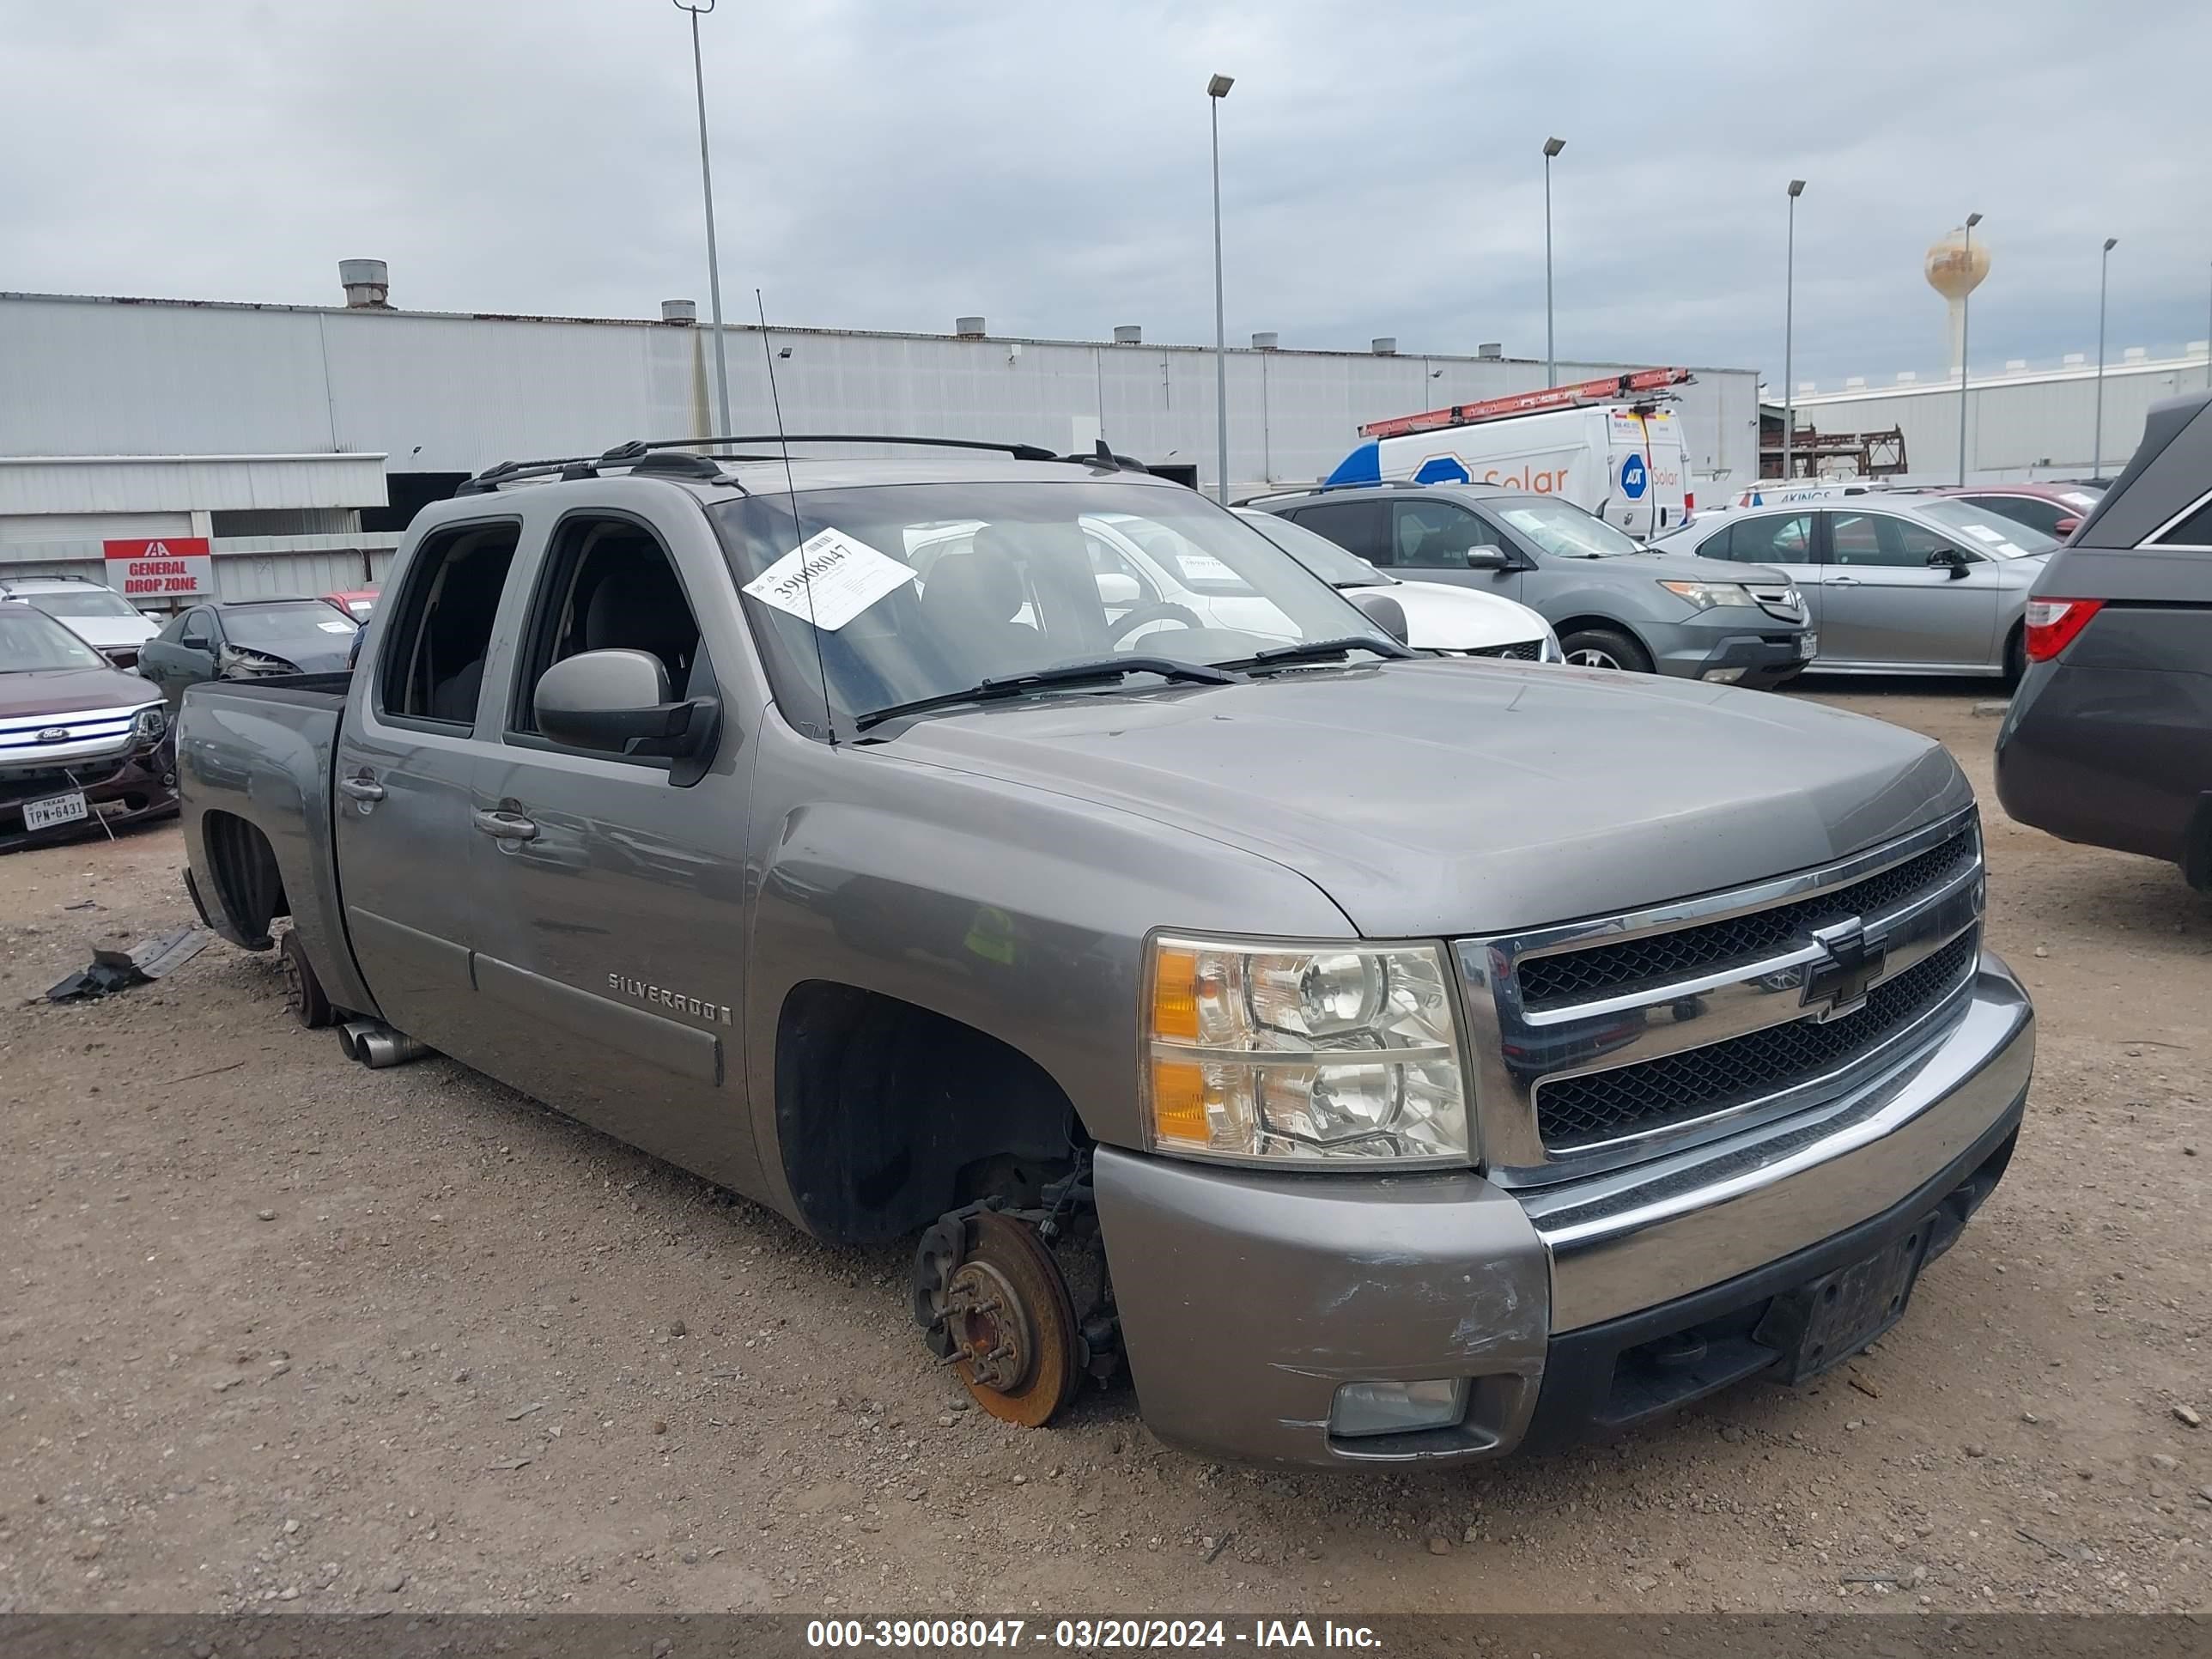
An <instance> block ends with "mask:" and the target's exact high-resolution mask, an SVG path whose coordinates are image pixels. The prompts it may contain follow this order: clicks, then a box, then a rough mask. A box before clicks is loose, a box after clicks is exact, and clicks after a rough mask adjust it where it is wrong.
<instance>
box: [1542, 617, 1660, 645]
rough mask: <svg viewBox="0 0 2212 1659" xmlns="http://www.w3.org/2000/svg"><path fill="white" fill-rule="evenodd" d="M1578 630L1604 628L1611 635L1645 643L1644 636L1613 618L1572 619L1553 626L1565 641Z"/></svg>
mask: <svg viewBox="0 0 2212 1659" xmlns="http://www.w3.org/2000/svg"><path fill="white" fill-rule="evenodd" d="M1577 628H1602V629H1606V630H1607V631H1608V632H1610V633H1614V634H1626V635H1628V637H1629V638H1630V639H1632V640H1634V641H1636V642H1637V644H1638V645H1642V644H1643V643H1644V636H1643V635H1640V634H1638V632H1637V631H1636V630H1635V629H1632V628H1631V627H1630V626H1629V625H1628V624H1627V623H1625V622H1615V621H1614V620H1613V618H1612V617H1568V618H1567V619H1566V621H1565V622H1563V623H1553V624H1552V631H1553V633H1554V634H1557V635H1559V637H1560V638H1561V639H1563V640H1564V639H1565V638H1566V637H1567V635H1570V634H1571V633H1573V632H1574V631H1575V629H1577Z"/></svg>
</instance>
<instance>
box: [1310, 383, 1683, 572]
mask: <svg viewBox="0 0 2212 1659" xmlns="http://www.w3.org/2000/svg"><path fill="white" fill-rule="evenodd" d="M1661 376H1668V377H1670V378H1669V379H1668V380H1663V381H1662V380H1660V379H1659V377H1661ZM1673 377H1679V378H1673ZM1687 379H1688V375H1687V374H1686V373H1684V372H1683V371H1681V370H1674V369H1661V370H1653V371H1649V372H1648V373H1647V374H1640V375H1624V376H1621V377H1619V378H1618V379H1613V380H1592V381H1586V382H1584V383H1583V384H1582V385H1580V386H1559V387H1555V388H1553V389H1552V390H1550V391H1547V392H1528V393H1524V394H1522V395H1520V396H1516V397H1511V398H1495V399H1493V400H1492V401H1491V402H1490V403H1487V404H1461V405H1457V406H1455V407H1454V408H1451V409H1443V410H1433V411H1431V413H1429V414H1426V415H1409V416H1402V417H1400V418H1398V419H1395V420H1389V421H1377V422H1373V423H1371V424H1370V425H1368V426H1364V427H1362V428H1360V430H1361V432H1362V434H1363V435H1365V437H1366V440H1367V441H1365V442H1364V443H1363V444H1361V445H1360V446H1359V447H1358V448H1357V449H1355V450H1353V451H1352V453H1351V454H1349V455H1347V456H1346V457H1345V458H1344V459H1343V461H1341V462H1340V464H1339V465H1338V466H1337V468H1336V471H1334V472H1332V473H1330V474H1329V476H1328V479H1327V481H1326V482H1327V483H1328V485H1330V486H1333V487H1334V486H1342V485H1346V484H1360V483H1383V482H1385V481H1386V480H1393V479H1400V478H1406V479H1411V480H1412V481H1413V482H1414V483H1479V484H1480V483H1489V484H1497V485H1498V486H1499V487H1500V488H1502V489H1520V490H1528V491H1531V492H1533V493H1534V494H1536V495H1558V496H1561V497H1563V498H1564V499H1565V500H1567V501H1571V502H1573V503H1574V504H1575V505H1576V506H1577V507H1582V508H1583V509H1584V510H1585V511H1587V512H1590V513H1596V514H1597V515H1598V516H1599V517H1600V518H1601V519H1603V520H1605V521H1606V522H1607V523H1608V524H1611V525H1613V526H1617V527H1618V528H1620V529H1621V530H1625V531H1626V532H1628V533H1629V534H1630V535H1632V536H1638V537H1642V538H1646V539H1649V538H1653V537H1656V536H1663V535H1665V534H1667V533H1668V532H1669V531H1673V530H1678V529H1680V527H1681V526H1682V523H1683V521H1684V520H1685V519H1686V517H1687V516H1688V514H1689V512H1690V510H1691V508H1692V506H1693V504H1694V503H1693V501H1692V496H1691V495H1690V494H1689V491H1688V488H1687V485H1688V478H1689V468H1688V466H1687V465H1686V459H1685V457H1684V455H1683V453H1682V438H1681V426H1680V422H1678V421H1677V420H1676V419H1675V417H1674V412H1673V411H1672V410H1668V409H1666V408H1664V407H1662V406H1660V405H1658V404H1655V403H1653V402H1650V401H1649V400H1646V399H1643V398H1635V396H1634V394H1635V393H1636V392H1640V391H1644V390H1646V389H1647V388H1646V387H1645V386H1643V385H1642V384H1639V383H1640V382H1644V381H1647V380H1648V381H1654V382H1656V383H1658V384H1675V385H1679V384H1680V383H1681V382H1682V381H1683V380H1687ZM1624 394H1626V395H1624Z"/></svg>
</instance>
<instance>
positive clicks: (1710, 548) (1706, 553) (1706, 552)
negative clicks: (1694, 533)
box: [1690, 524, 1759, 564]
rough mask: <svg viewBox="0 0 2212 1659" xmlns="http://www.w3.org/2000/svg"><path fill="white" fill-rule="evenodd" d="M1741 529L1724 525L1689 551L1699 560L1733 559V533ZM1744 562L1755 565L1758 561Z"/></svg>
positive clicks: (1736, 526) (1749, 560) (1748, 560)
mask: <svg viewBox="0 0 2212 1659" xmlns="http://www.w3.org/2000/svg"><path fill="white" fill-rule="evenodd" d="M1740 528H1741V526H1738V525H1733V524H1724V525H1723V526H1721V527H1720V528H1719V529H1718V530H1717V531H1715V532H1713V533H1712V534H1711V535H1710V536H1708V537H1706V538H1705V540H1703V541H1701V542H1699V544H1697V545H1696V546H1695V547H1693V548H1692V549H1691V550H1690V551H1691V552H1692V553H1694V554H1696V555H1697V556H1698V557H1699V558H1701V559H1733V558H1734V557H1735V553H1734V551H1732V549H1733V548H1734V547H1735V532H1737V530H1738V529H1740ZM1744 562H1745V563H1747V564H1757V563H1758V562H1759V561H1758V560H1756V559H1747V560H1746V561H1744Z"/></svg>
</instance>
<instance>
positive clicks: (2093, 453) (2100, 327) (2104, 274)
mask: <svg viewBox="0 0 2212 1659" xmlns="http://www.w3.org/2000/svg"><path fill="white" fill-rule="evenodd" d="M2119 245H2120V239H2119V238H2118V237H2117V236H2107V237H2106V238H2105V251H2104V252H2102V253H2100V255H2098V256H2097V424H2096V428H2095V431H2096V435H2095V436H2094V437H2093V438H2092V439H2091V440H2090V441H2089V476H2090V477H2093V478H2101V477H2104V476H2105V293H2106V284H2107V283H2109V281H2110V279H2111V276H2112V250H2113V249H2114V248H2116V247H2118V246H2119Z"/></svg>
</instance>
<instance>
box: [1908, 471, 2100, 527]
mask: <svg viewBox="0 0 2212 1659" xmlns="http://www.w3.org/2000/svg"><path fill="white" fill-rule="evenodd" d="M2102 493H2103V492H2102V491H2100V490H2095V489H2084V488H2083V487H2082V486H2081V485H2080V484H2062V483H2016V484H1967V485H1966V486H1964V487H1963V488H1961V487H1960V486H1957V485H1952V486H1950V487H1948V488H1946V489H1934V490H1930V491H1929V494H1930V495H1939V496H1945V497H1948V498H1949V499H1951V500H1953V501H1965V502H1966V503H1967V504H1968V505H1969V506H1972V507H1982V508H1984V510H1986V511H1988V512H1990V513H1996V514H1998V515H1999V516H2001V517H2003V518H2007V519H2015V520H2019V521H2020V522H2021V524H2024V525H2026V526H2028V528H2029V529H2031V530H2039V531H2041V532H2043V533H2044V534H2045V535H2046V536H2048V537H2050V538H2051V540H2053V541H2056V542H2063V541H2064V540H2065V539H2066V538H2068V537H2069V536H2070V535H2072V534H2073V533H2074V531H2075V527H2076V526H2078V525H2080V524H2081V520H2084V519H2086V518H2087V517H2088V516H2089V509H2090V508H2092V507H2095V506H2096V504H2097V501H2098V499H2099V497H2100V495H2102Z"/></svg>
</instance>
